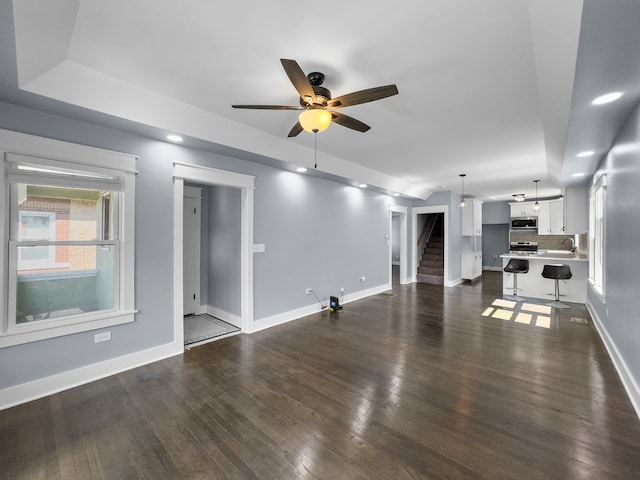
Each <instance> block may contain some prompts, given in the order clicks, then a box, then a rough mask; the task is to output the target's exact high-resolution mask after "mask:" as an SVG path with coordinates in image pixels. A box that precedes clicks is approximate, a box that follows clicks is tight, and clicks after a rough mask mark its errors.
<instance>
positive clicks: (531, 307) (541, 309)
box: [520, 303, 551, 315]
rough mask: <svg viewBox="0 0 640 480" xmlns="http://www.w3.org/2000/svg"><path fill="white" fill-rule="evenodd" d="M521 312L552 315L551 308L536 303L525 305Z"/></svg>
mask: <svg viewBox="0 0 640 480" xmlns="http://www.w3.org/2000/svg"><path fill="white" fill-rule="evenodd" d="M520 310H526V311H527V312H536V313H546V314H547V315H551V307H548V306H546V305H536V304H534V303H523V304H522V307H520Z"/></svg>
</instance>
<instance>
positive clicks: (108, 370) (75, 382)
mask: <svg viewBox="0 0 640 480" xmlns="http://www.w3.org/2000/svg"><path fill="white" fill-rule="evenodd" d="M183 351H184V346H183V345H178V344H176V343H166V344H164V345H160V346H157V347H153V348H149V349H147V350H141V351H139V352H134V353H130V354H128V355H123V356H121V357H116V358H112V359H109V360H105V361H103V362H99V363H94V364H91V365H87V366H84V367H80V368H76V369H74V370H69V371H66V372H62V373H58V374H56V375H51V376H49V377H45V378H39V379H37V380H33V381H31V382H26V383H22V384H20V385H14V386H12V387H8V388H5V389H3V390H0V410H4V409H6V408H10V407H13V406H15V405H20V404H22V403H27V402H30V401H32V400H37V399H39V398H42V397H46V396H48V395H53V394H54V393H58V392H61V391H63V390H68V389H70V388H74V387H78V386H80V385H84V384H86V383H90V382H93V381H95V380H100V379H101V378H105V377H109V376H111V375H115V374H116V373H120V372H124V371H126V370H131V369H132V368H136V367H140V366H142V365H147V364H149V363H153V362H157V361H159V360H164V359H165V358H169V357H173V356H175V355H180V354H182V353H183Z"/></svg>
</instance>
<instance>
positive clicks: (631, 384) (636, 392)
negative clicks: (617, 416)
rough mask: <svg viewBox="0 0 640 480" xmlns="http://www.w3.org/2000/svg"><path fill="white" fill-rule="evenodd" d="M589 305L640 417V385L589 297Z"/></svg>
mask: <svg viewBox="0 0 640 480" xmlns="http://www.w3.org/2000/svg"><path fill="white" fill-rule="evenodd" d="M585 305H586V306H587V310H588V311H589V314H590V315H591V318H592V319H593V324H594V325H595V327H596V331H597V332H598V334H599V335H600V338H601V339H602V343H604V346H605V348H606V349H607V352H609V357H611V361H612V362H613V366H614V367H615V368H616V371H617V372H618V376H619V377H620V381H622V385H623V386H624V389H625V390H626V392H627V396H628V397H629V400H630V401H631V405H633V408H634V410H635V411H636V415H637V416H638V418H640V388H639V387H638V383H637V382H636V381H635V379H634V378H633V375H632V374H631V371H630V370H629V367H628V366H627V363H626V362H625V361H624V358H623V357H622V355H620V352H619V351H618V347H616V344H615V342H614V341H613V339H612V338H611V337H610V336H609V332H607V329H606V328H605V326H604V324H603V323H602V320H601V319H600V317H598V314H597V313H596V309H595V308H593V305H591V302H590V301H589V299H588V298H587V301H586V303H585Z"/></svg>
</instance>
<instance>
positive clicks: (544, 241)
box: [509, 232, 587, 253]
mask: <svg viewBox="0 0 640 480" xmlns="http://www.w3.org/2000/svg"><path fill="white" fill-rule="evenodd" d="M568 238H575V239H576V240H577V241H576V247H577V250H578V251H579V252H580V253H586V250H587V234H586V233H583V234H580V235H538V234H537V233H533V232H509V241H510V242H538V249H539V250H571V242H570V241H567V239H568Z"/></svg>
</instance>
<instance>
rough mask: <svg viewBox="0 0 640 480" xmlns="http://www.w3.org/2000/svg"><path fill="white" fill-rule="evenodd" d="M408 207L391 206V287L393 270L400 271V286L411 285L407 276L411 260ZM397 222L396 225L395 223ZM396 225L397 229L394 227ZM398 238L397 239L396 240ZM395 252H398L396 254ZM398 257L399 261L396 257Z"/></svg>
mask: <svg viewBox="0 0 640 480" xmlns="http://www.w3.org/2000/svg"><path fill="white" fill-rule="evenodd" d="M408 210H409V209H408V207H403V206H402V205H389V232H391V234H390V237H391V238H390V239H388V242H389V285H390V286H391V285H393V269H394V264H397V265H396V266H395V268H396V269H397V270H398V272H397V275H398V281H399V283H400V285H405V284H407V283H409V281H410V279H409V278H408V275H407V267H408V265H409V260H408V258H407V237H408V235H407V212H408ZM394 222H395V223H394ZM394 225H395V227H394ZM396 237H397V238H396ZM394 252H396V253H395V254H394ZM394 255H397V257H398V258H397V259H396V258H395V257H394Z"/></svg>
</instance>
